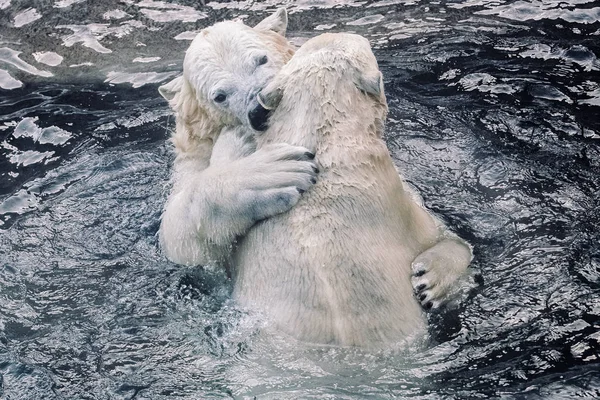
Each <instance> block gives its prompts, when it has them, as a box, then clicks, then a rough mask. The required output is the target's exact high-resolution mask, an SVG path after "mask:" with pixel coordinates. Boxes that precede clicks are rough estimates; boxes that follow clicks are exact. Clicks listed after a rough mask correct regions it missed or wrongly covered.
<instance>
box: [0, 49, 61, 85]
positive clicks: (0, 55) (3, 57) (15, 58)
mask: <svg viewBox="0 0 600 400" xmlns="http://www.w3.org/2000/svg"><path fill="white" fill-rule="evenodd" d="M19 54H21V52H20V51H16V50H13V49H11V48H9V47H2V48H0V62H4V63H6V64H9V65H12V66H13V67H16V68H18V69H20V70H21V71H24V72H27V73H28V74H32V75H37V76H43V77H46V78H48V77H50V76H52V73H51V72H48V71H43V70H39V69H37V68H36V67H34V66H33V65H31V64H28V63H26V62H25V61H23V60H21V59H20V58H19Z"/></svg>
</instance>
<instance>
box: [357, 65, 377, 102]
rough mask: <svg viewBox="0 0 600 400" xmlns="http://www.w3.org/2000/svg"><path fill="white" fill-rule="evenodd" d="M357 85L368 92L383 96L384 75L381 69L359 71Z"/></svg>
mask: <svg viewBox="0 0 600 400" xmlns="http://www.w3.org/2000/svg"><path fill="white" fill-rule="evenodd" d="M356 87H357V88H358V89H359V90H361V91H363V92H365V93H367V94H370V95H372V96H375V97H377V98H381V97H382V96H383V76H382V75H381V72H379V71H376V72H375V71H374V72H372V73H363V72H359V75H358V80H357V82H356Z"/></svg>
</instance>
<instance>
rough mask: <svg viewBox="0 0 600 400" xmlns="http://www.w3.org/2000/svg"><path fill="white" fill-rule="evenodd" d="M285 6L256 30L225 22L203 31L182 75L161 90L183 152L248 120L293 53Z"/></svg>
mask: <svg viewBox="0 0 600 400" xmlns="http://www.w3.org/2000/svg"><path fill="white" fill-rule="evenodd" d="M286 27H287V14H286V11H285V9H279V10H278V11H277V12H276V13H275V14H273V15H271V16H270V17H268V18H266V19H265V20H263V21H262V22H260V23H259V24H258V25H256V26H255V27H254V28H251V27H249V26H246V25H244V24H243V23H241V22H234V21H225V22H220V23H217V24H215V25H213V26H211V27H208V28H206V29H204V30H202V31H201V32H200V33H199V34H198V35H197V36H196V38H195V39H194V40H193V41H192V43H191V45H190V47H189V49H188V50H187V52H186V56H185V59H184V62H183V76H181V77H178V78H176V79H174V80H173V81H171V82H169V83H168V84H166V85H163V86H161V87H160V88H159V91H160V93H161V94H162V95H163V97H165V98H166V99H167V100H169V102H170V104H171V107H172V108H173V110H174V111H175V112H176V114H177V127H176V133H175V134H174V136H173V142H174V144H175V146H176V149H177V150H178V151H179V152H180V153H186V152H193V151H195V150H196V149H197V148H198V147H199V146H200V145H201V143H202V142H203V141H204V140H207V139H208V140H210V141H214V139H215V138H216V137H217V135H218V134H219V132H220V131H221V130H222V129H223V128H224V127H226V126H227V127H232V126H236V125H246V126H248V125H249V124H250V121H249V119H248V117H247V115H248V112H249V110H250V109H253V108H254V107H255V105H256V99H255V98H256V93H258V92H259V91H260V90H261V89H263V88H264V87H265V86H266V85H267V84H268V83H269V82H270V81H271V80H272V79H273V77H274V76H275V75H276V74H277V73H278V72H279V70H280V69H281V68H282V67H283V65H284V64H285V63H286V62H287V61H289V59H290V58H291V57H292V55H293V54H294V48H293V47H292V46H291V45H290V44H289V43H288V41H287V40H286V39H285V38H284V37H283V34H285V30H286Z"/></svg>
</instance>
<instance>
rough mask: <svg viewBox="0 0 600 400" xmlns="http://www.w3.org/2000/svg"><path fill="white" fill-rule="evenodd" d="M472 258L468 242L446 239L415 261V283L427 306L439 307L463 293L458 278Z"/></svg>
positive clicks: (419, 298)
mask: <svg viewBox="0 0 600 400" xmlns="http://www.w3.org/2000/svg"><path fill="white" fill-rule="evenodd" d="M470 261H471V250H470V248H469V247H468V245H467V244H466V243H463V242H458V241H455V240H444V241H442V242H440V243H438V244H436V245H435V246H433V247H432V248H431V249H429V250H427V251H425V252H423V253H422V254H420V255H419V256H417V258H415V260H414V261H413V263H412V265H411V268H412V277H411V283H412V285H413V289H414V291H415V295H416V296H417V300H418V301H419V303H421V305H422V306H423V308H425V309H427V310H429V309H435V308H438V307H440V306H441V305H442V304H444V303H446V302H447V301H448V300H451V299H452V298H454V296H455V295H456V294H457V293H458V292H459V286H460V285H458V284H457V283H458V282H457V281H459V279H460V278H461V277H462V276H463V275H465V271H466V270H467V267H468V266H469V263H470Z"/></svg>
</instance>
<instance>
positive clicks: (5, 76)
mask: <svg viewBox="0 0 600 400" xmlns="http://www.w3.org/2000/svg"><path fill="white" fill-rule="evenodd" d="M22 86H23V82H21V81H20V80H18V79H15V78H13V77H12V76H11V75H10V74H9V73H8V71H5V70H3V69H0V88H2V89H6V90H12V89H18V88H20V87H22Z"/></svg>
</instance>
